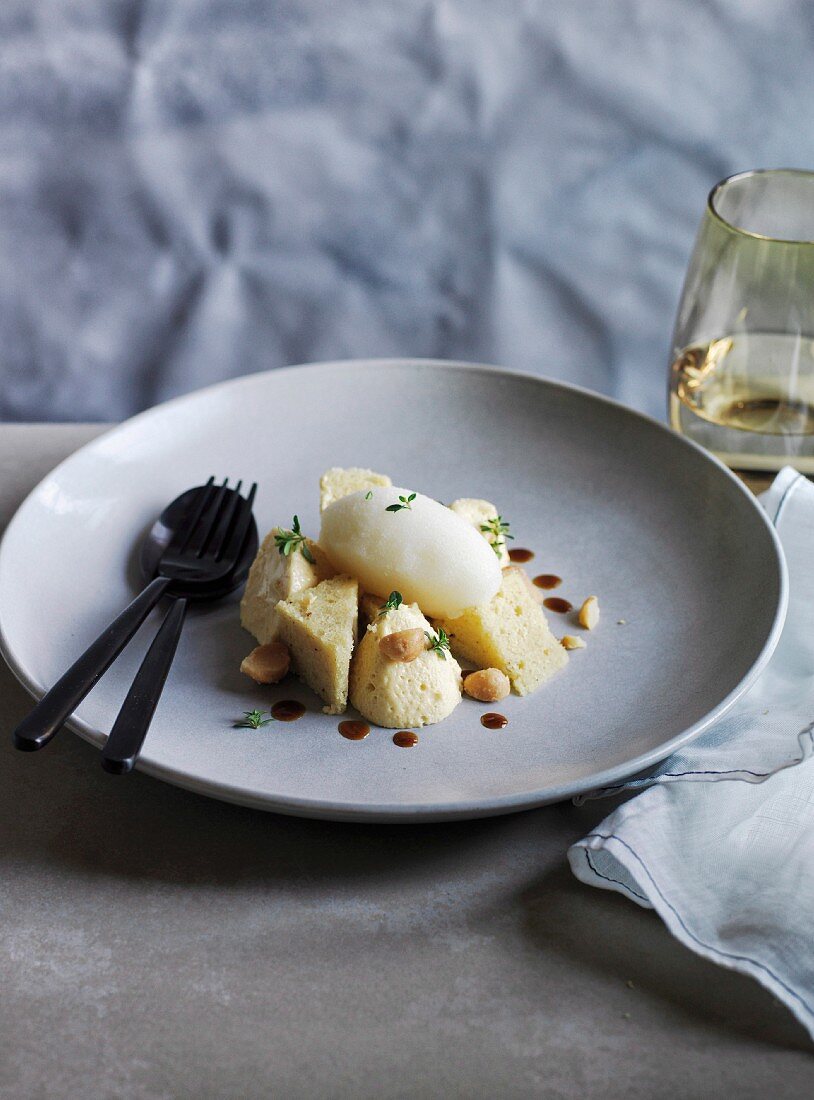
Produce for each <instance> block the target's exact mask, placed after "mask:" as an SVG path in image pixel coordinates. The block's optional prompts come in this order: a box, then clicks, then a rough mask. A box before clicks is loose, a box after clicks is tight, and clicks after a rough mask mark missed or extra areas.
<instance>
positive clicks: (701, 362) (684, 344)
mask: <svg viewBox="0 0 814 1100" xmlns="http://www.w3.org/2000/svg"><path fill="white" fill-rule="evenodd" d="M669 411H670V423H671V425H672V427H673V428H674V429H675V430H676V431H678V432H681V433H682V434H684V435H686V436H688V437H689V438H690V439H693V440H695V441H696V442H697V443H700V444H701V445H702V446H703V447H706V448H707V449H708V450H710V451H712V452H714V453H715V454H716V455H717V456H718V457H719V458H721V459H723V461H724V462H726V463H727V464H728V465H729V466H732V467H733V468H736V469H738V468H739V469H743V470H767V471H771V470H778V469H780V467H781V466H784V465H786V464H789V465H791V466H795V467H796V468H797V469H799V470H801V471H802V472H803V473H814V173H811V172H801V171H796V170H792V169H774V170H766V171H754V172H744V173H741V174H740V175H737V176H732V177H730V178H729V179H727V180H724V181H723V182H722V183H719V184H718V185H717V186H716V187H715V188H713V190H712V192H711V194H710V196H709V202H708V205H707V210H706V213H705V215H704V218H703V221H702V223H701V228H700V230H699V233H698V238H697V240H696V244H695V250H694V252H693V256H692V259H691V261H690V266H689V269H688V272H687V277H686V280H685V283H684V289H683V292H682V296H681V304H680V306H679V311H678V318H677V320H676V327H675V332H674V334H673V347H672V363H671V368H670V390H669Z"/></svg>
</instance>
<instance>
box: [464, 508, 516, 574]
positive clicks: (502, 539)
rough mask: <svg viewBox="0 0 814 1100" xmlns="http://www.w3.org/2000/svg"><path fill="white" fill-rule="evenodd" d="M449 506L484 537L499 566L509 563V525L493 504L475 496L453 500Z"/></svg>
mask: <svg viewBox="0 0 814 1100" xmlns="http://www.w3.org/2000/svg"><path fill="white" fill-rule="evenodd" d="M449 508H450V511H451V512H455V514H456V515H458V516H460V517H461V518H462V519H465V520H466V521H467V522H468V523H471V524H472V526H473V527H474V528H475V530H476V531H478V532H479V533H480V535H481V537H482V538H484V539H486V541H487V542H488V543H489V545H490V546H491V547H492V551H493V552H494V554H495V556H496V557H497V560H498V562H499V563H500V565H501V567H503V566H506V565H508V564H509V563H510V561H511V559H510V557H509V548H508V546H507V545H506V539H507V538H511V537H512V536H511V535H509V534H508V526H509V525H508V524H507V523H504V522H503V517H502V516H501V515H499V514H498V510H497V508H495V506H494V504H490V503H489V501H488V500H478V499H476V498H475V497H461V499H460V500H453V502H452V504H450V506H449ZM504 528H505V530H504Z"/></svg>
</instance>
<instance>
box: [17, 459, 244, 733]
mask: <svg viewBox="0 0 814 1100" xmlns="http://www.w3.org/2000/svg"><path fill="white" fill-rule="evenodd" d="M253 498H254V489H253V490H252V492H251V493H250V494H249V499H248V500H246V501H243V499H242V498H241V497H240V496H239V494H238V493H237V492H235V491H234V490H230V489H228V488H227V483H226V482H224V484H223V485H221V486H215V485H214V478H210V479H209V481H208V482H207V484H206V485H204V486H199V487H198V488H196V489H190V490H188V491H187V492H185V493H182V494H181V496H180V497H178V498H176V500H174V501H173V502H172V503H171V504H170V505H168V506H167V507H166V508H165V509H164V511H163V512H162V513H161V516H160V517H159V519H158V521H157V522H156V523H155V524H154V525H153V527H152V528H151V530H150V531H149V533H148V535H147V536H146V538H145V540H144V544H143V546H142V551H141V556H140V560H141V568H142V572H143V574H144V577H145V579H146V580H149V583H148V584H147V587H146V588H145V589H144V590H143V591H142V592H141V593H140V594H139V595H138V596H136V598H135V599H134V600H133V602H132V603H131V604H130V605H129V606H128V607H127V608H125V610H124V611H122V612H121V614H120V615H119V616H118V617H117V618H116V619H114V621H113V622H112V623H111V624H110V626H108V627H107V628H106V630H104V631H103V632H102V633H101V634H100V635H99V637H98V638H97V639H96V641H95V642H93V643H92V644H91V645H90V646H89V647H88V649H87V650H86V651H85V652H84V653H83V654H82V656H81V657H79V658H78V660H77V661H75V662H74V664H73V665H72V666H71V667H70V668H69V669H68V671H67V672H66V673H64V674H63V675H62V676H61V677H60V679H59V680H58V681H57V682H56V683H55V684H54V686H53V687H52V688H51V689H50V691H48V692H46V694H45V695H44V696H43V697H42V699H41V700H40V701H39V703H38V704H37V705H36V706H35V707H34V709H33V710H32V711H31V713H30V714H29V715H27V717H26V718H24V719H23V721H22V722H21V723H20V724H19V725H18V726H17V728H16V729H15V731H14V734H13V739H14V744H15V746H16V747H17V748H18V749H22V750H23V751H27V752H33V751H35V750H37V749H41V748H42V747H43V746H44V745H47V744H48V742H49V741H50V740H51V739H52V738H53V737H54V736H55V734H56V733H57V732H58V731H59V730H60V729H61V727H62V726H63V725H64V723H65V721H66V720H67V719H68V717H69V716H70V715H71V714H72V713H73V711H74V710H75V709H76V707H77V706H78V705H79V704H80V703H81V702H82V700H83V699H84V698H85V696H86V695H87V694H88V693H89V692H90V691H91V689H92V688H93V687H94V685H95V684H96V683H97V681H98V680H99V679H100V677H101V676H102V675H103V674H104V673H105V672H106V671H107V669H108V668H109V667H110V665H111V664H112V663H113V661H114V660H115V659H116V657H118V655H119V654H120V653H121V651H122V650H123V649H124V647H125V646H126V645H127V643H128V642H129V641H130V639H131V638H132V637H133V635H134V634H135V633H136V631H137V630H138V628H139V627H140V626H141V624H142V623H143V622H144V620H145V619H146V618H147V616H148V614H149V613H150V611H151V610H152V609H153V607H155V605H156V604H157V603H158V601H159V600H160V599H161V597H162V596H163V595H165V594H167V595H170V596H174V597H176V598H183V599H184V601H186V600H190V599H195V600H205V599H209V600H216V599H220V598H221V597H222V596H225V595H227V594H228V593H229V592H231V591H233V590H234V589H235V588H237V587H238V586H239V585H240V584H242V583H243V581H245V579H246V575H247V574H248V571H249V567H250V565H251V563H252V560H253V558H254V556H255V554H256V552H257V545H258V540H257V527H256V525H255V522H254V518H253V516H252V514H251V505H252V501H253ZM213 549H220V550H221V551H222V553H221V554H220V555H217V554H213V553H212V550H213ZM156 574H158V575H156ZM151 578H152V579H151ZM172 610H174V608H173V609H171V611H172ZM178 614H179V611H176V616H177V615H178ZM181 622H183V616H181ZM159 633H161V632H160V631H159ZM165 638H166V634H165ZM176 642H177V639H176ZM154 644H155V643H154ZM152 649H153V647H151V650H150V652H152ZM173 652H174V649H173ZM148 657H149V653H148ZM146 660H147V658H145V661H146ZM167 667H169V666H167Z"/></svg>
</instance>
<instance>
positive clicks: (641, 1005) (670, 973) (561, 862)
mask: <svg viewBox="0 0 814 1100" xmlns="http://www.w3.org/2000/svg"><path fill="white" fill-rule="evenodd" d="M0 691H2V694H3V697H4V704H5V711H6V717H7V719H8V721H9V725H8V727H7V728H6V730H4V731H2V733H1V734H0V738H2V740H0V860H1V861H2V862H4V863H6V864H7V865H9V866H15V865H16V866H17V867H21V866H27V867H36V866H42V867H45V868H54V869H55V871H56V872H57V874H58V875H63V874H65V873H66V872H67V873H70V872H71V871H73V872H74V873H75V874H76V875H77V876H78V877H80V878H86V879H88V880H92V879H94V878H97V877H98V878H114V879H121V880H130V881H133V880H143V881H146V882H157V883H160V884H167V885H170V886H173V887H176V888H179V887H180V888H183V887H184V886H185V885H190V886H209V885H212V886H218V887H224V888H234V887H239V886H240V885H242V884H247V885H249V886H251V887H256V886H261V887H265V888H266V889H268V890H269V891H270V893H271V894H272V895H273V893H274V892H275V890H289V889H292V888H293V889H296V890H298V891H300V892H302V894H303V895H304V896H305V895H307V893H308V891H309V890H310V889H313V890H314V891H318V892H320V893H321V894H322V895H324V894H325V892H326V891H330V890H331V888H332V887H333V886H334V885H335V886H336V889H337V890H340V889H341V890H344V891H347V890H348V889H350V890H351V891H353V890H354V888H357V889H358V890H359V891H360V892H361V891H363V890H364V889H365V886H366V883H371V882H374V881H375V883H376V885H377V887H378V888H380V887H381V886H382V885H384V886H386V885H387V884H388V882H391V883H393V884H395V883H404V882H405V881H410V880H412V881H413V884H414V885H415V887H416V890H417V891H418V892H419V893H420V892H421V891H422V890H423V889H424V888H426V889H427V890H429V889H431V888H432V886H433V884H434V883H436V882H437V881H439V880H441V879H442V878H443V877H444V876H447V877H448V878H449V877H451V876H455V877H457V878H464V879H467V881H469V880H470V879H471V881H475V880H477V879H478V878H479V877H481V878H482V877H483V876H484V875H487V876H494V874H496V873H497V872H495V871H494V868H499V867H500V866H501V864H503V863H506V862H508V861H509V860H514V861H515V862H517V863H518V867H517V868H516V869H515V872H514V878H515V879H517V878H518V877H520V878H522V875H523V874H524V873H525V867H526V866H527V865H530V866H532V867H533V868H534V871H535V874H536V875H539V877H537V878H535V879H534V880H533V881H532V883H531V884H530V885H528V886H526V887H525V888H524V889H523V891H522V893H521V894H519V895H515V896H513V897H512V896H509V897H506V898H505V899H504V900H501V902H500V903H499V912H498V911H497V910H496V912H495V920H503V919H505V917H506V914H507V913H515V914H516V913H518V912H519V913H520V914H521V920H522V930H523V931H524V933H525V935H526V937H527V939H528V941H529V942H530V943H531V944H532V945H534V944H537V945H539V946H540V948H541V949H543V948H544V949H545V951H546V952H552V951H553V952H557V953H559V954H560V955H562V956H563V957H564V958H566V959H570V960H573V961H575V962H578V963H579V966H580V967H581V968H587V969H589V970H593V971H595V972H597V973H598V974H602V975H604V976H606V977H607V976H609V977H611V978H614V979H618V981H619V982H620V985H625V983H628V982H632V983H633V987H632V988H631V989H630V1013H631V1020H632V1024H633V1026H635V1016H636V1012H637V1010H638V1011H644V1012H646V1011H647V1004H648V1001H650V1000H651V999H656V1000H658V1001H661V1002H663V1003H664V1004H666V1005H667V1006H668V1010H671V1011H673V1012H675V1014H676V1019H677V1024H678V1023H681V1022H684V1021H686V1020H687V1019H690V1020H692V1021H694V1022H695V1023H698V1021H699V1019H700V1020H703V1021H704V1022H705V1023H706V1024H707V1025H708V1026H712V1027H715V1028H717V1029H719V1030H720V1031H721V1032H722V1033H729V1034H732V1033H733V1032H735V1033H739V1034H743V1035H748V1036H749V1037H750V1038H751V1039H754V1040H756V1041H761V1042H763V1043H765V1044H768V1045H771V1046H774V1047H781V1048H787V1049H795V1050H804V1051H806V1052H810V1050H811V1045H810V1042H809V1040H808V1037H807V1036H806V1033H805V1030H804V1029H803V1028H802V1026H801V1025H799V1024H798V1023H797V1022H796V1021H795V1020H794V1018H793V1017H792V1016H791V1014H790V1013H788V1011H787V1010H786V1009H785V1008H784V1007H783V1006H781V1005H780V1004H779V1003H778V1002H777V1001H775V999H774V998H773V997H772V996H771V995H770V994H769V993H768V992H767V991H765V990H764V989H763V988H762V987H761V986H759V985H758V984H757V983H756V982H754V981H752V980H751V979H748V978H746V977H744V976H743V975H739V974H735V973H732V972H729V971H726V970H723V969H720V968H718V967H716V966H714V965H713V964H711V963H709V962H707V961H706V960H704V959H701V958H699V957H698V956H695V955H693V954H692V953H691V952H689V951H683V950H682V951H677V950H676V949H675V946H674V945H673V941H672V940H671V939H670V937H669V934H668V933H667V932H666V930H665V929H664V927H663V925H662V924H661V922H660V920H659V919H658V918H657V917H656V916H655V915H654V914H653V913H650V912H647V911H645V910H641V909H639V908H637V907H636V906H634V905H632V904H631V903H630V902H628V901H626V900H625V899H622V898H620V897H618V896H616V895H612V894H609V893H606V892H604V891H600V890H593V891H592V899H591V905H590V906H586V905H585V891H587V890H590V889H591V888H590V887H586V886H584V885H582V884H580V883H579V882H577V881H576V880H575V879H574V878H573V877H572V875H571V873H570V871H569V869H568V868H567V866H566V864H565V851H566V849H567V847H568V845H569V844H570V843H572V842H573V841H574V840H576V839H577V838H578V837H580V836H582V835H584V833H585V832H587V831H589V830H590V828H591V826H592V825H593V824H595V823H596V822H597V821H598V820H600V819H601V818H602V817H604V816H605V814H607V813H608V812H609V809H610V808H611V806H610V805H609V804H608V803H601V802H600V803H589V804H588V805H586V806H585V807H583V808H581V809H576V808H574V807H572V806H571V805H570V804H560V805H558V806H550V807H547V808H544V809H542V810H537V811H532V812H530V813H525V814H515V815H511V816H508V817H497V818H487V819H483V820H479V821H469V822H454V823H446V824H437V825H359V824H352V823H347V824H344V823H334V822H324V821H309V820H305V819H298V818H290V817H282V816H279V815H275V814H266V813H262V812H261V811H257V810H250V809H246V808H243V807H239V806H231V805H228V804H226V803H222V802H217V801H214V800H212V799H208V798H205V797H203V796H201V795H196V794H192V793H190V792H187V791H182V790H179V789H177V788H175V787H171V786H169V785H167V784H164V783H160V782H158V781H157V780H154V779H151V778H150V777H149V776H145V775H141V774H138V773H136V774H133V775H131V776H126V777H119V776H110V775H107V774H106V773H104V772H103V771H102V770H101V768H100V767H99V762H98V752H97V750H95V749H93V748H92V747H91V746H89V745H87V744H85V743H84V742H82V741H80V740H79V739H78V738H76V737H75V736H73V735H72V734H68V733H64V734H62V735H60V736H59V737H58V738H57V739H56V740H55V741H54V742H53V743H52V744H51V745H50V746H48V748H47V749H45V750H43V752H42V753H40V754H33V755H30V754H24V753H18V752H15V751H14V750H13V749H12V748H11V745H10V738H9V731H10V729H11V728H12V727H13V724H14V723H15V722H16V721H17V720H18V719H19V718H21V717H22V715H23V714H24V713H25V711H26V709H27V707H28V706H29V705H30V704H29V702H28V700H27V698H26V696H25V695H24V693H23V692H22V690H21V689H19V688H18V687H17V685H15V684H13V682H12V680H11V677H10V675H9V674H8V673H7V672H5V670H4V672H3V673H0ZM507 877H508V876H507ZM507 888H508V889H511V886H509V887H507ZM498 893H499V891H498ZM504 901H505V903H504ZM637 1000H638V1005H637Z"/></svg>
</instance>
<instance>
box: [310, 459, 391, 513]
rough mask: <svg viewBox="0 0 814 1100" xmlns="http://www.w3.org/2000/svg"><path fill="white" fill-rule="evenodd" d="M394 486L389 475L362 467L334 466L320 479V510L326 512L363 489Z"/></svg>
mask: <svg viewBox="0 0 814 1100" xmlns="http://www.w3.org/2000/svg"><path fill="white" fill-rule="evenodd" d="M392 484H393V482H392V481H391V480H390V478H389V477H388V476H387V474H377V473H375V472H374V471H373V470H365V469H363V468H362V467H360V466H349V467H347V469H343V468H342V467H341V466H332V467H331V469H330V470H326V471H325V473H324V474H323V475H322V477H321V478H320V479H319V510H320V512H324V511H325V509H326V508H327V507H328V505H329V504H333V503H334V501H336V500H341V499H342V497H347V496H350V494H351V493H358V492H359V491H360V490H361V489H374V488H376V487H377V486H380V487H382V488H384V489H387V488H389V487H390V486H391V485H392Z"/></svg>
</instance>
